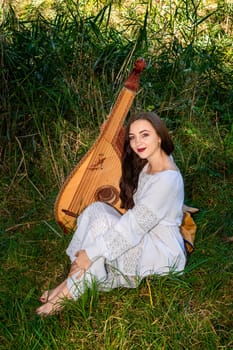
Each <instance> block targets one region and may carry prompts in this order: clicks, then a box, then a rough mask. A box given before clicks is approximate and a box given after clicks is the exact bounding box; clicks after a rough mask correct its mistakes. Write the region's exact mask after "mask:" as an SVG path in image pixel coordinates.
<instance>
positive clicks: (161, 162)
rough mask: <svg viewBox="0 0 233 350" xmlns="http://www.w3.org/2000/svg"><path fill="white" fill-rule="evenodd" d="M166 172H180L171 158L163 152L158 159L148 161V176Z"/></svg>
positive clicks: (157, 156)
mask: <svg viewBox="0 0 233 350" xmlns="http://www.w3.org/2000/svg"><path fill="white" fill-rule="evenodd" d="M165 170H178V168H177V166H176V164H175V163H174V162H173V160H172V159H171V157H169V156H168V155H167V154H166V153H165V152H164V151H162V150H161V151H160V153H159V154H158V155H156V157H153V158H152V159H148V166H147V170H146V172H147V174H155V173H159V172H161V171H165Z"/></svg>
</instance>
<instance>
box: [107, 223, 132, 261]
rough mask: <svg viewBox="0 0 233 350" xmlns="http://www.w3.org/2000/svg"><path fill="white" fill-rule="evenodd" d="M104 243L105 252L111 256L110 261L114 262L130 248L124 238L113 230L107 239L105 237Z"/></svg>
mask: <svg viewBox="0 0 233 350" xmlns="http://www.w3.org/2000/svg"><path fill="white" fill-rule="evenodd" d="M105 243H106V246H107V250H108V251H109V252H111V254H112V255H111V260H114V259H115V258H117V257H118V256H120V255H121V254H122V253H124V252H126V251H127V250H129V249H130V248H131V245H130V244H129V242H128V241H127V240H126V239H125V238H124V236H123V235H122V234H121V233H120V232H118V231H116V230H114V229H113V230H111V232H109V234H108V236H107V237H106V236H105Z"/></svg>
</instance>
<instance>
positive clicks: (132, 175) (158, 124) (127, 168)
mask: <svg viewBox="0 0 233 350" xmlns="http://www.w3.org/2000/svg"><path fill="white" fill-rule="evenodd" d="M136 120H147V121H148V122H150V123H151V125H152V126H153V127H154V129H155V131H156V133H157V134H158V136H159V137H160V138H161V148H162V149H163V150H164V152H165V153H166V154H167V155H170V154H171V153H172V152H173V150H174V144H173V142H172V139H171V137H170V134H169V131H168V129H167V127H166V125H165V124H164V122H163V121H162V120H161V119H160V118H159V116H158V115H157V114H156V113H155V112H140V113H138V114H136V115H134V116H133V117H131V118H130V120H129V122H128V125H127V127H126V132H125V142H124V151H123V157H122V176H121V180H120V199H121V208H125V209H131V208H133V206H134V200H133V195H134V193H135V192H136V191H137V187H138V177H139V174H140V172H141V170H142V168H143V167H144V165H145V164H146V163H147V160H146V159H141V158H140V157H139V156H138V155H137V154H136V153H135V152H134V151H133V150H132V148H131V147H130V140H129V129H130V125H131V124H132V123H133V122H135V121H136Z"/></svg>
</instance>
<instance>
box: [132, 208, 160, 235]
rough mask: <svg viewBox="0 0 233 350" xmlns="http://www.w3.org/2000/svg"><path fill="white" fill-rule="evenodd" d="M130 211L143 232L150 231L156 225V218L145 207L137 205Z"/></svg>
mask: <svg viewBox="0 0 233 350" xmlns="http://www.w3.org/2000/svg"><path fill="white" fill-rule="evenodd" d="M132 210H133V213H134V216H135V218H136V220H137V223H138V224H139V226H141V228H142V229H143V231H150V230H151V229H152V228H153V227H154V226H155V225H156V224H157V223H158V218H157V216H156V215H155V214H154V213H153V212H152V210H150V209H149V208H147V207H146V206H145V205H142V204H141V205H140V204H138V205H136V206H135V207H134V208H133V209H132Z"/></svg>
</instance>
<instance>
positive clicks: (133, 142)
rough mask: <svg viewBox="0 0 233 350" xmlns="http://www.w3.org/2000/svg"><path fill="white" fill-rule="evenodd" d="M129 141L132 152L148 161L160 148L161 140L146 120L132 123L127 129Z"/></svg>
mask: <svg viewBox="0 0 233 350" xmlns="http://www.w3.org/2000/svg"><path fill="white" fill-rule="evenodd" d="M129 141H130V147H131V148H132V150H133V151H134V152H135V153H136V154H137V155H138V156H139V157H140V158H142V159H148V160H149V159H150V158H151V157H153V155H155V154H156V152H158V151H159V150H160V149H161V147H160V144H161V138H160V137H159V136H158V134H157V132H156V131H155V129H154V127H153V126H152V124H151V123H150V122H149V121H148V120H144V119H139V120H136V121H134V122H133V123H132V124H131V125H130V128H129Z"/></svg>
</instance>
